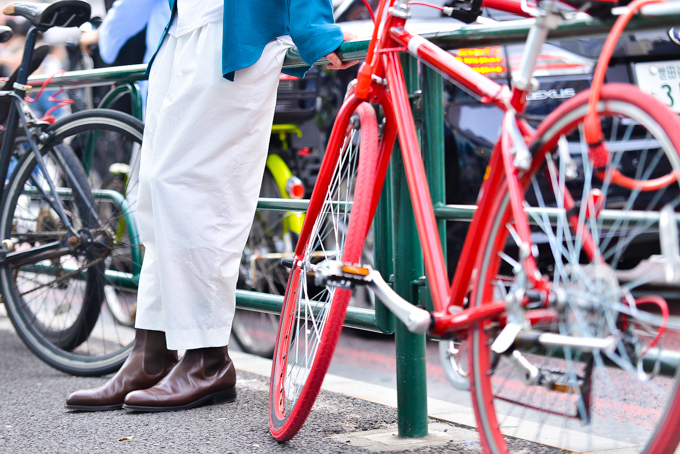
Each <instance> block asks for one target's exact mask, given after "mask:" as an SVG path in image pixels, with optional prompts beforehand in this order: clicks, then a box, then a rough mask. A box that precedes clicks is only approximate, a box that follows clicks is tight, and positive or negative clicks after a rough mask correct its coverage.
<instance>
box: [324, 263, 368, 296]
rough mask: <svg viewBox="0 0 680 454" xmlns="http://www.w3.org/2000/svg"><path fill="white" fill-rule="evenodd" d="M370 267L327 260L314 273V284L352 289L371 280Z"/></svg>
mask: <svg viewBox="0 0 680 454" xmlns="http://www.w3.org/2000/svg"><path fill="white" fill-rule="evenodd" d="M370 274H371V269H370V268H368V267H364V266H359V265H350V264H345V263H342V262H328V263H327V264H326V266H323V267H319V268H318V269H317V270H316V273H315V283H316V285H321V286H328V287H338V288H344V289H353V288H354V287H355V286H357V285H368V284H369V283H370V282H371V278H370Z"/></svg>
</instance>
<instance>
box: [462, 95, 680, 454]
mask: <svg viewBox="0 0 680 454" xmlns="http://www.w3.org/2000/svg"><path fill="white" fill-rule="evenodd" d="M599 109H600V112H601V113H600V116H601V124H602V129H603V131H604V133H605V140H606V145H607V148H608V149H609V151H610V153H611V161H610V164H609V166H608V170H607V171H605V173H606V174H608V175H611V172H609V170H611V169H617V170H618V171H619V172H620V173H621V174H623V175H625V176H626V177H628V178H631V179H635V180H638V181H651V180H653V179H655V178H658V177H660V176H664V175H669V174H671V173H672V172H673V171H675V172H677V171H679V170H680V157H679V156H678V152H677V150H679V149H680V122H679V121H678V119H677V117H675V116H674V115H670V114H669V113H668V112H667V111H666V109H665V108H664V107H663V106H661V104H660V103H659V102H658V101H656V100H654V99H653V98H652V97H650V96H648V95H644V94H642V93H641V92H639V91H638V90H636V89H635V88H634V87H630V86H616V85H615V86H607V85H605V87H604V88H603V91H602V101H601V102H600V106H599ZM586 111H587V93H583V94H581V95H579V96H577V97H575V98H573V99H572V100H570V101H568V102H566V103H565V104H563V105H562V106H561V107H560V108H558V109H557V110H556V111H555V112H554V113H553V114H551V115H550V116H549V117H548V118H547V119H546V121H545V122H544V123H543V124H542V125H541V127H540V128H539V130H538V132H537V135H536V137H537V139H536V140H535V143H534V144H533V145H532V151H533V152H534V159H535V167H534V168H535V169H536V168H537V166H539V165H540V168H538V169H537V170H538V171H537V172H536V173H535V174H533V175H531V176H530V177H527V178H526V184H527V190H526V194H525V200H526V207H527V209H528V212H529V214H528V216H529V220H530V222H531V223H532V227H531V229H532V234H531V237H532V242H533V244H534V245H535V246H536V247H535V248H534V251H533V252H532V253H533V254H534V255H535V257H536V261H537V264H538V267H539V270H540V272H541V274H542V275H543V279H544V281H545V282H547V288H548V291H547V292H546V293H544V294H533V295H531V289H527V288H525V287H524V286H523V284H522V281H523V277H522V275H521V273H519V274H517V271H518V270H520V269H521V260H520V255H519V250H520V247H519V245H518V240H517V238H518V237H517V236H516V234H515V232H514V227H513V226H512V222H511V219H510V213H509V211H510V210H509V196H508V195H507V191H506V190H505V185H503V187H501V188H500V190H499V195H498V196H497V199H496V204H497V205H496V207H497V213H498V216H497V217H495V219H494V221H493V222H491V223H490V225H489V226H488V227H487V230H486V232H485V237H484V238H483V239H482V241H481V244H485V245H486V247H484V248H482V250H480V252H479V255H478V259H477V262H476V264H477V270H478V275H477V276H478V277H477V281H476V283H475V287H474V289H473V293H472V296H471V299H470V303H471V306H479V305H483V304H485V303H486V302H489V301H492V300H499V299H500V298H504V299H506V301H512V300H513V298H514V297H513V296H512V295H522V294H524V295H528V296H527V298H525V299H524V302H525V303H527V301H530V302H529V303H528V306H526V307H525V310H520V311H515V312H512V311H509V312H508V314H509V315H508V320H511V321H514V322H516V323H524V322H529V321H531V322H530V324H531V331H532V332H533V334H534V335H539V334H542V333H551V334H557V335H559V336H564V337H561V338H559V339H558V340H557V341H556V344H555V345H553V346H551V347H545V346H543V347H542V348H538V347H536V345H537V344H535V343H534V344H530V343H529V344H527V343H524V344H522V345H518V344H517V343H516V344H514V346H513V347H510V349H508V350H507V351H506V352H505V353H503V354H496V353H494V352H493V351H491V350H490V348H489V347H490V345H491V343H492V342H493V341H494V340H495V338H496V336H497V335H498V334H499V332H500V326H499V325H497V324H492V323H487V324H485V325H483V326H481V327H476V328H474V329H472V330H471V332H470V365H471V368H470V374H471V385H472V394H473V402H474V405H475V407H476V408H475V411H476V415H477V421H478V425H479V429H480V430H479V432H480V435H481V438H482V444H483V446H484V448H485V451H486V452H493V453H499V452H500V453H504V452H507V446H506V442H505V440H504V438H503V436H504V435H508V436H511V437H517V438H523V439H530V440H534V441H537V442H540V443H543V444H547V445H552V446H557V447H560V448H564V449H568V450H573V451H577V452H591V451H607V452H648V453H661V452H663V453H665V452H673V450H674V449H675V446H676V445H677V443H678V437H679V435H678V430H677V427H678V423H679V422H680V410H679V408H680V406H679V405H678V404H679V403H680V402H679V400H680V398H679V395H678V384H677V376H678V375H677V374H676V370H675V369H676V368H677V365H678V364H677V358H678V357H680V324H678V322H677V319H674V318H673V317H666V315H667V304H668V303H667V302H666V301H665V300H664V298H663V296H665V295H667V294H669V293H675V294H676V295H677V291H678V289H679V287H680V285H679V284H680V278H679V276H678V275H677V270H678V268H677V261H678V260H680V258H678V233H677V232H678V231H677V227H676V225H677V224H676V223H677V213H678V211H680V209H679V207H678V206H679V205H680V185H679V184H678V182H677V181H673V182H671V183H669V184H667V185H665V186H663V187H660V188H658V189H656V190H645V191H642V190H630V189H628V188H624V187H620V186H617V185H616V184H614V183H613V182H612V181H611V178H609V177H605V178H604V179H601V178H599V177H598V176H597V175H596V174H597V171H595V169H593V168H592V165H591V161H590V160H589V159H588V146H587V145H586V142H585V139H584V134H583V117H584V116H585V114H586ZM642 186H644V185H641V187H642ZM570 197H572V198H573V201H574V203H573V204H572V203H571V202H570V200H569V199H570ZM531 209H534V210H533V211H532V210H531ZM539 210H542V211H539ZM663 213H665V214H663ZM664 216H667V217H669V218H670V220H671V222H670V223H668V224H664V223H663V221H661V222H660V221H659V219H660V218H663V217H664ZM669 290H671V292H669ZM523 292H524V293H523ZM675 298H677V296H675ZM545 302H547V303H548V307H549V309H547V310H546V309H540V310H539V309H537V308H538V307H539V306H541V304H542V303H545ZM670 303H672V302H670ZM509 304H510V303H509ZM532 304H533V305H534V308H535V309H534V310H532V309H531V308H532ZM664 327H665V332H664ZM575 338H578V339H582V338H586V339H594V338H595V339H609V340H610V341H611V342H612V344H611V347H610V348H609V349H604V350H603V349H590V350H589V349H583V348H578V347H574V346H569V345H566V344H567V342H566V340H567V339H572V340H573V339H575ZM660 352H663V354H660ZM671 358H673V359H674V360H675V362H674V361H673V360H671Z"/></svg>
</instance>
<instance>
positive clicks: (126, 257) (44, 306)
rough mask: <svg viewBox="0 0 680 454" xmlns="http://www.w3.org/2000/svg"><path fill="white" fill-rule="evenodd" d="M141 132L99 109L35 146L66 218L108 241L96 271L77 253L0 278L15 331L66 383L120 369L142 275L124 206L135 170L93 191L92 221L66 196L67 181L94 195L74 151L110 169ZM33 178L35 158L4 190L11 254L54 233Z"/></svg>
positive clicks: (58, 127)
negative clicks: (60, 158)
mask: <svg viewBox="0 0 680 454" xmlns="http://www.w3.org/2000/svg"><path fill="white" fill-rule="evenodd" d="M142 131H143V125H142V123H141V122H139V121H138V120H136V119H134V118H132V117H130V116H128V115H125V114H122V113H120V112H115V111H107V110H103V109H101V110H93V111H84V112H79V113H77V114H74V115H70V116H68V117H66V118H64V119H62V120H60V121H58V122H57V123H55V124H54V125H53V126H51V127H50V128H48V129H47V130H46V131H45V132H46V136H45V137H46V138H45V140H43V142H42V143H41V144H40V146H41V148H42V150H43V152H44V153H45V156H46V157H47V158H48V162H49V168H50V169H51V173H50V175H52V174H53V175H52V177H53V180H54V181H55V182H56V184H57V186H58V187H60V188H61V189H60V192H62V193H63V194H62V197H61V198H62V200H63V202H64V203H65V204H66V205H67V210H68V211H67V213H68V214H69V216H71V217H72V220H73V221H74V222H75V223H76V224H77V225H79V226H80V227H79V228H87V229H94V230H98V231H100V232H104V234H105V235H106V237H107V238H108V239H109V240H110V242H111V250H110V253H109V254H108V255H107V256H106V257H105V258H104V260H103V261H102V262H101V263H97V264H94V265H93V264H92V260H91V258H90V257H88V255H87V254H83V255H80V256H71V255H66V256H63V257H61V258H59V259H58V260H51V261H50V260H46V261H41V262H39V263H32V264H27V265H22V266H19V267H9V266H6V267H5V268H3V269H2V283H3V289H4V294H3V297H4V301H5V303H6V306H7V310H8V313H9V315H10V316H11V317H12V320H13V322H14V324H15V327H16V329H17V332H18V333H19V335H20V336H21V337H22V339H23V340H24V342H25V343H26V345H27V346H28V347H29V348H30V349H31V350H32V351H33V352H34V353H35V354H36V355H37V356H38V357H40V358H41V359H42V360H43V361H45V362H47V363H48V364H50V365H51V366H53V367H55V368H57V369H59V370H61V371H64V372H66V373H69V374H73V375H103V374H108V373H111V372H114V371H116V370H117V369H118V368H119V367H120V365H121V364H122V363H123V362H124V361H125V359H126V358H127V356H128V354H129V351H130V349H131V348H132V342H133V340H134V328H133V324H134V309H135V307H136V280H135V275H136V274H138V272H139V271H138V270H139V269H140V267H141V250H140V245H139V241H138V237H137V233H136V225H135V221H134V210H135V202H134V198H133V197H126V196H129V195H131V194H133V193H135V192H136V184H135V183H133V182H132V181H133V179H132V178H129V177H128V176H129V175H131V174H133V172H134V170H131V169H133V165H130V164H128V163H126V165H127V166H129V168H128V169H123V170H124V172H120V173H119V174H118V175H116V176H117V177H120V178H121V179H122V180H124V181H125V184H121V185H109V187H106V188H103V189H101V186H100V188H99V189H96V190H94V195H93V194H92V192H90V196H91V197H93V199H94V201H95V206H96V208H97V209H98V220H97V219H95V218H94V216H91V215H89V214H88V213H87V212H85V211H84V210H83V208H82V206H83V204H84V202H83V201H81V200H79V198H78V196H77V194H75V193H73V194H71V193H70V192H69V189H70V188H72V187H73V183H72V181H71V180H70V179H69V177H68V175H69V173H68V172H71V174H73V175H75V178H76V179H77V181H78V184H79V185H80V186H81V187H83V188H87V190H88V191H90V189H89V188H90V186H89V185H88V177H86V176H85V173H84V171H83V168H82V166H81V164H80V162H79V161H78V158H77V157H76V155H75V154H74V151H73V150H75V151H76V152H78V154H80V155H81V157H82V155H83V153H84V152H85V151H86V150H87V149H89V151H90V152H92V153H93V155H94V156H95V157H97V156H98V157H102V156H104V157H107V159H113V160H114V161H111V162H110V164H109V167H108V168H107V169H109V168H111V167H114V166H113V165H112V164H115V163H116V162H118V161H119V160H125V159H128V160H129V159H130V156H131V153H132V152H133V151H134V150H138V148H139V146H140V144H141V139H142ZM56 153H61V154H63V155H64V156H66V157H67V162H68V167H69V169H68V172H67V171H66V170H64V169H62V168H61V167H60V165H59V161H58V159H56V158H55V156H56ZM128 162H129V161H128ZM95 165H96V162H95ZM100 168H101V166H100ZM114 170H115V169H114ZM123 174H124V176H123ZM39 176H40V173H39V172H38V171H37V170H36V163H35V158H34V157H33V156H32V155H31V154H26V155H25V156H24V158H23V159H22V160H21V161H19V164H17V166H16V167H15V169H14V171H13V175H12V178H11V180H10V183H9V184H8V186H7V189H6V191H7V193H6V194H7V195H6V200H5V203H4V205H3V211H2V217H0V228H2V232H3V234H4V237H3V238H6V239H7V238H12V240H13V242H14V243H15V249H17V250H21V249H25V248H29V247H33V246H34V245H35V244H39V243H40V238H48V237H49V235H55V234H56V233H55V232H58V231H59V230H60V228H59V225H58V224H59V223H58V221H57V220H58V219H59V218H58V216H57V215H56V213H55V212H54V210H52V209H51V207H50V204H49V201H48V200H47V196H46V194H45V193H41V192H40V191H37V190H36V187H37V186H38V185H39V183H40V180H39V178H38V177H39ZM90 180H91V181H93V182H99V183H97V184H100V185H101V181H102V179H101V178H94V177H93V176H92V175H91V177H90ZM109 181H111V180H109ZM134 181H136V180H134ZM36 241H37V243H36ZM78 270H80V272H78Z"/></svg>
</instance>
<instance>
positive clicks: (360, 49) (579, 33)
mask: <svg viewBox="0 0 680 454" xmlns="http://www.w3.org/2000/svg"><path fill="white" fill-rule="evenodd" d="M615 19H616V18H615V17H613V18H609V19H604V20H599V19H595V18H592V17H587V15H585V14H581V15H579V16H578V17H576V18H575V19H571V20H568V21H565V22H563V23H562V24H560V26H558V27H557V28H556V29H555V30H551V31H550V35H549V38H550V39H559V38H564V39H566V40H568V39H575V38H579V39H580V38H586V37H594V36H604V35H606V34H607V33H608V32H609V30H610V29H611V26H612V25H613V23H614V21H615ZM532 23H533V20H532V19H527V20H514V21H508V22H502V23H498V24H494V25H461V26H460V27H458V28H456V24H455V23H454V22H452V25H451V29H449V30H445V31H436V30H434V31H432V32H428V33H423V34H422V36H424V37H425V38H427V39H430V40H431V41H432V42H433V43H435V44H437V45H439V46H441V47H443V48H444V49H456V48H460V47H469V46H486V45H491V44H498V43H499V42H502V43H503V44H513V43H522V42H524V40H525V39H526V37H527V34H528V33H529V27H530V26H531V24H532ZM678 23H680V3H665V4H658V5H647V6H645V7H643V8H642V10H641V11H640V13H639V14H637V15H636V16H635V17H633V18H632V19H631V21H630V23H629V24H628V26H627V27H626V32H627V33H630V32H635V31H641V30H654V29H658V28H670V27H674V26H677V25H678ZM452 29H453V30H452ZM367 48H368V41H354V42H351V43H344V44H343V45H342V46H340V57H341V58H342V59H343V60H344V61H350V60H362V59H363V58H364V57H365V56H366V50H367ZM327 63H328V61H327V60H326V59H325V58H322V59H320V60H319V61H317V62H316V63H315V64H317V65H325V64H327ZM301 66H306V63H305V62H304V61H303V60H302V58H300V54H299V53H298V52H297V50H295V49H291V50H289V51H288V54H287V55H286V58H285V60H284V63H283V67H284V69H285V68H299V67H301ZM144 71H146V65H143V64H142V65H130V66H118V67H113V68H101V69H90V70H84V71H70V72H67V73H63V74H57V75H55V76H54V78H53V79H52V81H51V82H50V83H49V84H48V85H47V87H48V88H76V87H93V86H98V85H113V84H120V83H127V82H133V81H137V80H144V79H146V76H144ZM47 79H48V76H32V77H30V78H29V80H28V83H29V84H30V85H32V86H34V87H37V86H40V85H42V84H43V83H44V82H45V81H47Z"/></svg>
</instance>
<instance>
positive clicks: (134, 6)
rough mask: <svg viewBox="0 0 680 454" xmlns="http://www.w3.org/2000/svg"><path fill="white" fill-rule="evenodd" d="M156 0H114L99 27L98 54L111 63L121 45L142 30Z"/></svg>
mask: <svg viewBox="0 0 680 454" xmlns="http://www.w3.org/2000/svg"><path fill="white" fill-rule="evenodd" d="M155 2H156V0H116V1H115V2H114V3H113V7H112V8H111V9H110V10H109V12H108V13H107V14H106V17H105V18H104V21H103V22H102V25H101V26H100V27H99V54H100V55H101V57H102V60H104V62H105V63H109V64H111V63H113V62H114V60H115V59H116V58H117V57H118V52H120V49H121V48H122V47H123V45H124V44H125V43H126V42H127V40H129V39H130V38H132V37H133V36H135V35H136V34H137V33H139V32H141V31H142V30H144V27H146V24H147V22H148V21H149V14H150V13H151V9H152V7H153V5H154V3H155Z"/></svg>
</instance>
